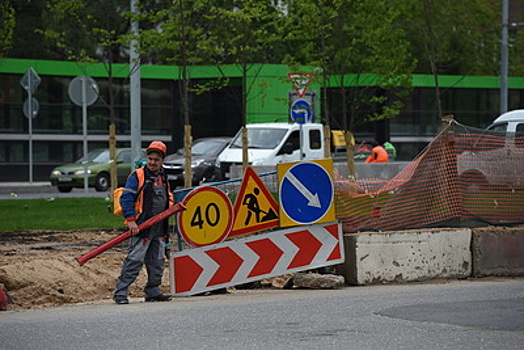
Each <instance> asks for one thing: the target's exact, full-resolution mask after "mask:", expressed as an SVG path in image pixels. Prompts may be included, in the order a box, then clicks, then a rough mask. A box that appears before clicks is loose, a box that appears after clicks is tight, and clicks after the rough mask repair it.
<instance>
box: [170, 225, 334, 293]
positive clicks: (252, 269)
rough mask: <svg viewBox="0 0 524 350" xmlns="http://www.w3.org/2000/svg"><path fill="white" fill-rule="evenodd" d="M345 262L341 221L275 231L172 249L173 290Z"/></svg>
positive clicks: (200, 288) (196, 288)
mask: <svg viewBox="0 0 524 350" xmlns="http://www.w3.org/2000/svg"><path fill="white" fill-rule="evenodd" d="M342 262H344V247H343V240H342V226H341V224H339V223H328V224H317V225H311V226H301V227H295V228H292V229H286V230H280V231H272V232H269V233H266V234H260V235H256V236H250V237H246V238H241V239H236V240H231V241H225V242H222V243H219V244H215V245H209V246H204V247H200V248H194V249H188V250H183V251H181V252H175V253H171V257H170V259H169V263H170V271H171V294H172V295H179V296H182V295H193V294H198V293H202V292H206V291H210V290H214V289H220V288H224V287H230V286H235V285H239V284H244V283H247V282H253V281H258V280H262V279H264V278H269V277H275V276H281V275H284V274H287V273H293V272H298V271H304V270H310V269H314V268H318V267H323V266H330V265H336V264H340V263H342Z"/></svg>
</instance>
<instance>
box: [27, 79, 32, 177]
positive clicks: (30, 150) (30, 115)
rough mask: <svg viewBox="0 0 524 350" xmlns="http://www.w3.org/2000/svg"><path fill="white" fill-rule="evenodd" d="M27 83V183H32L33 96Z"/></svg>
mask: <svg viewBox="0 0 524 350" xmlns="http://www.w3.org/2000/svg"><path fill="white" fill-rule="evenodd" d="M28 83H29V89H28V92H29V97H28V99H29V116H28V117H27V118H28V119H29V124H28V125H29V183H31V184H32V183H33V104H32V103H31V102H32V100H33V94H32V93H31V91H32V86H31V85H32V84H31V79H29V81H28Z"/></svg>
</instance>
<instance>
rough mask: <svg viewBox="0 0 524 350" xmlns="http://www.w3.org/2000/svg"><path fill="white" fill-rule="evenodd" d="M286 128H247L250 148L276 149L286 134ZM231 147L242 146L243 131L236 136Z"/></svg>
mask: <svg viewBox="0 0 524 350" xmlns="http://www.w3.org/2000/svg"><path fill="white" fill-rule="evenodd" d="M286 132H287V130H286V129H277V128H253V129H247V139H248V148H260V149H274V148H275V147H277V146H278V145H279V144H280V142H281V141H282V138H283V137H284V136H285V135H286ZM231 147H235V148H242V133H240V132H239V133H238V134H237V135H236V136H235V139H234V141H233V142H232V143H231Z"/></svg>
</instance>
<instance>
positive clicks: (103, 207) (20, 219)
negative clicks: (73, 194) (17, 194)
mask: <svg viewBox="0 0 524 350" xmlns="http://www.w3.org/2000/svg"><path fill="white" fill-rule="evenodd" d="M0 213H1V214H0V215H1V219H0V232H1V231H4V232H5V231H23V230H61V231H67V230H77V229H113V228H121V227H124V219H123V218H122V217H121V216H116V215H114V214H113V208H112V203H111V202H110V201H108V200H106V199H105V198H55V199H6V200H0ZM0 235H1V233H0Z"/></svg>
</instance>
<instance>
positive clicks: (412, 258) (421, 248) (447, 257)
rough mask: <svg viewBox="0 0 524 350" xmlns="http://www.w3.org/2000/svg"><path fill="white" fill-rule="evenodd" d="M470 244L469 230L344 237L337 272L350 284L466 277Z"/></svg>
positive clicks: (358, 234) (366, 234)
mask: <svg viewBox="0 0 524 350" xmlns="http://www.w3.org/2000/svg"><path fill="white" fill-rule="evenodd" d="M470 242H471V230H470V229H458V230H427V231H426V230H424V231H402V232H388V233H352V234H346V235H345V236H344V244H345V249H346V262H345V263H344V264H343V265H342V266H341V268H340V270H339V272H340V273H341V274H342V275H344V277H345V279H346V281H347V283H348V284H352V285H365V284H372V283H386V282H412V281H422V280H428V279H434V278H466V277H469V276H470V275H471V266H472V258H471V252H470Z"/></svg>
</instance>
